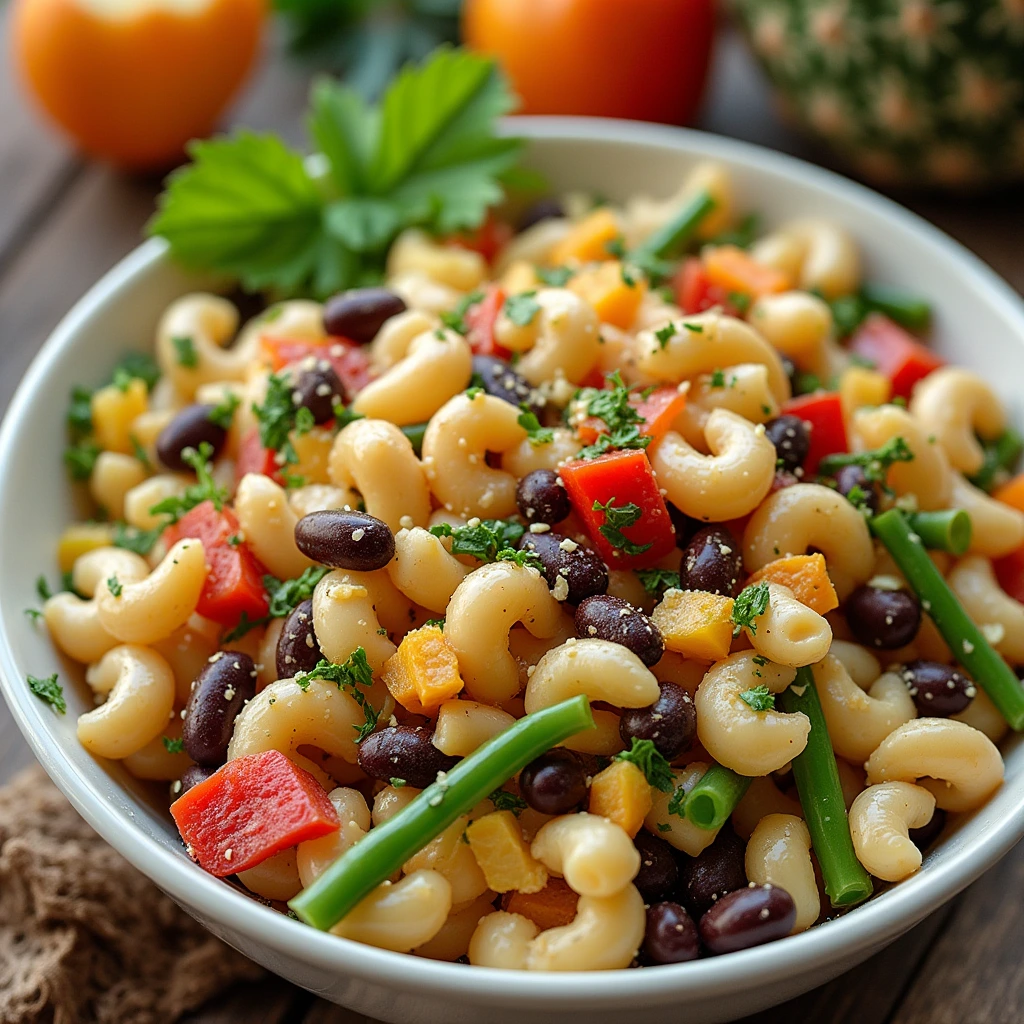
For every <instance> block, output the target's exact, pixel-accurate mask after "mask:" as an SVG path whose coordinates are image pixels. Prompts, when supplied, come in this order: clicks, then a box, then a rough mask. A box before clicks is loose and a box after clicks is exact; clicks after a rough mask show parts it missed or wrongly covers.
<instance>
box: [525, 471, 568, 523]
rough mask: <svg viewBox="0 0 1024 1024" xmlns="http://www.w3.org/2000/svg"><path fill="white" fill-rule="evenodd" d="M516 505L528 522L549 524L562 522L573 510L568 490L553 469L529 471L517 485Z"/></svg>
mask: <svg viewBox="0 0 1024 1024" xmlns="http://www.w3.org/2000/svg"><path fill="white" fill-rule="evenodd" d="M516 505H518V506H519V514H520V515H521V516H522V517H523V518H524V519H525V520H526V521H527V522H528V523H547V524H548V526H554V525H555V524H556V523H560V522H561V521H562V520H563V519H565V517H566V516H567V515H568V514H569V513H570V511H572V503H571V502H570V501H569V495H568V492H567V491H566V489H565V488H564V487H563V486H562V481H561V478H560V477H559V475H558V474H557V473H556V472H555V471H554V470H553V469H535V470H534V471H533V472H532V473H527V474H526V476H524V477H523V478H522V480H520V481H519V486H518V487H516Z"/></svg>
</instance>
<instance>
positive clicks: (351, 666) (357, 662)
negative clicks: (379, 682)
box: [295, 647, 380, 743]
mask: <svg viewBox="0 0 1024 1024" xmlns="http://www.w3.org/2000/svg"><path fill="white" fill-rule="evenodd" d="M313 679H325V680H326V681H327V682H329V683H334V684H335V685H336V686H337V687H338V689H339V690H346V691H347V692H348V694H349V695H350V696H351V697H352V699H353V700H354V701H355V702H356V703H357V704H358V705H359V707H360V708H362V711H363V719H364V721H363V724H362V725H357V726H355V727H354V728H355V730H356V743H362V742H363V740H365V739H366V737H367V736H369V735H370V733H371V732H373V730H374V729H375V728H376V727H377V719H378V718H379V717H380V715H379V713H378V712H377V711H375V710H374V708H373V705H372V704H371V703H370V702H369V700H368V699H367V697H366V694H365V693H364V692H363V690H364V689H367V688H369V687H370V686H372V685H373V670H372V669H371V668H370V663H369V662H368V661H367V660H366V651H365V650H364V649H363V648H362V647H357V648H356V649H355V650H354V651H353V652H352V654H351V655H350V656H349V658H348V660H347V661H346V662H345V663H344V664H343V665H334V664H332V663H331V662H329V661H326V660H323V661H319V662H317V664H316V666H315V667H314V668H313V669H311V670H310V671H309V672H306V673H304V674H303V675H298V676H296V677H295V682H296V683H298V685H299V689H301V690H308V689H309V684H310V682H311V681H312V680H313Z"/></svg>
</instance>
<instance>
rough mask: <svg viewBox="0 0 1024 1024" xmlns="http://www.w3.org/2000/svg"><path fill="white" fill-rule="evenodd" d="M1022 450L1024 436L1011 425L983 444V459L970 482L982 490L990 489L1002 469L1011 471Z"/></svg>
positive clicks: (1023, 447) (1023, 449)
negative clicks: (992, 439)
mask: <svg viewBox="0 0 1024 1024" xmlns="http://www.w3.org/2000/svg"><path fill="white" fill-rule="evenodd" d="M1021 452H1024V438H1022V437H1021V436H1020V434H1018V433H1017V431H1016V430H1014V429H1013V427H1009V428H1007V430H1006V431H1004V433H1002V434H1000V435H999V437H997V438H996V439H995V440H994V441H991V442H990V443H989V444H986V445H985V461H984V462H983V463H982V466H981V469H979V470H978V472H977V473H975V474H974V476H972V477H971V483H972V484H974V486H975V487H980V488H981V489H982V490H983V491H990V490H992V487H993V485H994V484H995V482H996V479H997V478H998V476H999V475H1000V472H1001V471H1002V470H1006V471H1009V472H1012V471H1013V469H1014V468H1015V467H1016V465H1017V460H1018V459H1019V458H1020V456H1021Z"/></svg>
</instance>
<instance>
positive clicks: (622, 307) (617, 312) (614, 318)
mask: <svg viewBox="0 0 1024 1024" xmlns="http://www.w3.org/2000/svg"><path fill="white" fill-rule="evenodd" d="M625 274H626V272H625V269H624V268H623V266H622V264H621V263H619V261H618V260H609V261H608V262H606V263H602V264H601V265H600V266H599V267H595V268H594V269H593V270H583V271H581V272H580V273H578V274H577V275H576V276H575V277H573V278H572V279H571V280H570V281H569V284H568V288H569V290H570V291H573V292H575V293H576V294H577V295H578V296H579V297H580V298H581V299H584V300H586V301H587V302H589V303H590V305H591V306H593V307H594V312H595V313H597V318H598V319H599V320H600V321H601V322H602V323H606V324H611V325H612V326H614V327H621V328H622V329H623V330H625V329H626V328H627V327H630V326H632V324H633V321H634V320H635V319H636V314H637V310H638V309H639V308H640V303H641V302H643V299H644V295H646V294H647V282H646V281H645V280H644V278H643V277H642V276H637V277H636V278H633V277H630V278H629V280H627V278H626V276H625ZM630 281H632V283H630Z"/></svg>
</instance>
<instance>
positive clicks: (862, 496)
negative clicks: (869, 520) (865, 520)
mask: <svg viewBox="0 0 1024 1024" xmlns="http://www.w3.org/2000/svg"><path fill="white" fill-rule="evenodd" d="M846 500H847V501H848V502H849V503H850V504H851V505H853V507H854V508H858V509H860V510H861V512H864V513H865V514H866V515H868V516H870V515H871V514H872V513H871V506H870V504H869V502H870V501H871V496H870V495H869V494H868V492H867V491H865V490H864V488H863V487H861V485H860V484H854V485H853V486H852V487H851V488H850V489H849V490H848V491H847V492H846Z"/></svg>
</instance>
